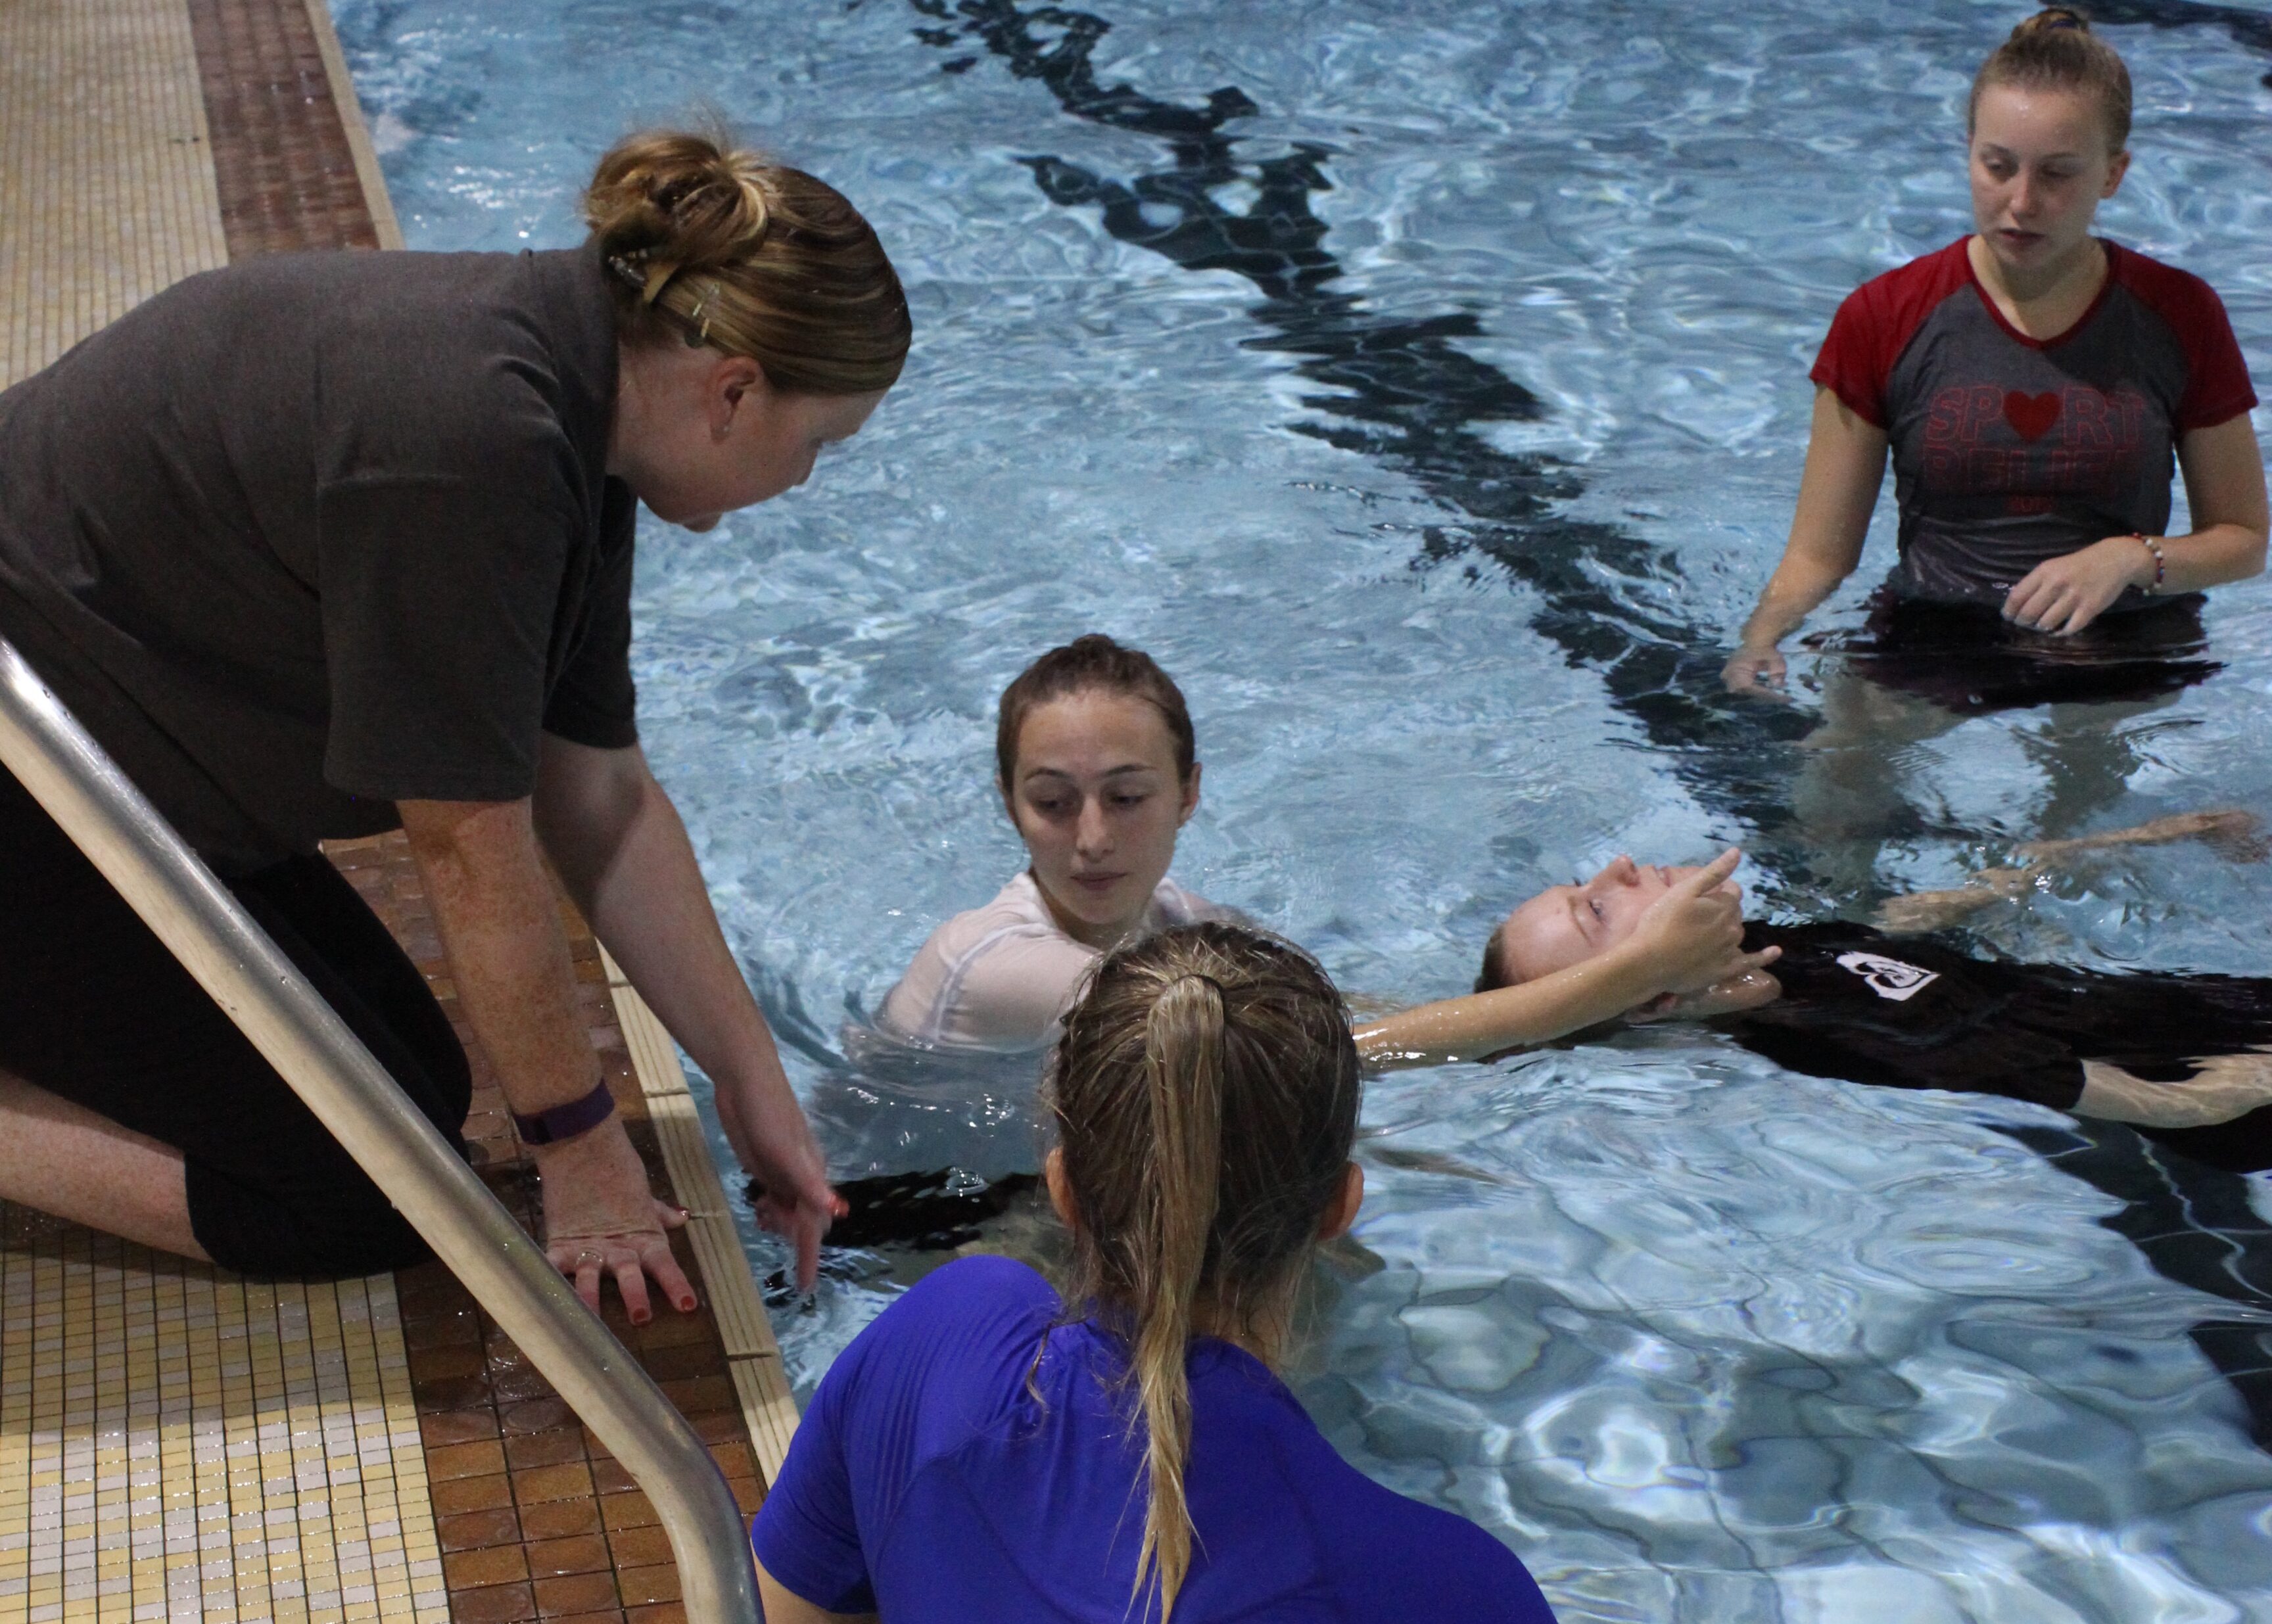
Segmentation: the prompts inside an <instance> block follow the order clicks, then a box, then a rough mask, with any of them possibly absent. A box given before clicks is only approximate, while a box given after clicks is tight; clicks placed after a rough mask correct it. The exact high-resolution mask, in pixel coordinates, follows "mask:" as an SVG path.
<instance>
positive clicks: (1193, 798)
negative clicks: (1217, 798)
mask: <svg viewBox="0 0 2272 1624" xmlns="http://www.w3.org/2000/svg"><path fill="white" fill-rule="evenodd" d="M1199 809H1200V764H1199V763H1197V762H1193V763H1192V776H1191V777H1190V778H1185V780H1184V809H1183V811H1182V812H1181V813H1180V814H1178V815H1177V818H1176V827H1177V828H1178V829H1181V828H1182V827H1183V826H1184V825H1185V824H1186V823H1190V822H1191V821H1192V813H1194V812H1196V811H1198V810H1199Z"/></svg>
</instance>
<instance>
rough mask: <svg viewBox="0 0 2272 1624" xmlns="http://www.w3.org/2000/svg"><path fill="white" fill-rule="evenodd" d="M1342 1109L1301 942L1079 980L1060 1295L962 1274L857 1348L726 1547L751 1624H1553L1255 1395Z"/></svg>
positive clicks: (1346, 1073)
mask: <svg viewBox="0 0 2272 1624" xmlns="http://www.w3.org/2000/svg"><path fill="white" fill-rule="evenodd" d="M1357 1091H1358V1081H1357V1056H1356V1045H1355V1043H1354V1042H1353V1041H1352V1040H1351V1039H1350V1036H1349V1016H1348V1011H1347V1010H1346V1009H1345V1008H1344V1007H1343V1005H1342V1000H1341V996H1340V995H1339V994H1338V993H1336V992H1335V991H1334V987H1333V985H1332V983H1331V982H1329V981H1327V979H1326V977H1325V974H1324V972H1322V971H1320V970H1319V968H1318V967H1317V966H1316V965H1314V964H1312V962H1311V961H1310V960H1309V959H1308V958H1307V957H1304V955H1303V954H1302V953H1301V952H1300V951H1298V950H1296V949H1294V948H1292V947H1290V946H1288V945H1287V944H1285V943H1283V942H1277V941H1275V940H1273V939H1271V938H1268V937H1265V936H1261V935H1257V934H1255V933H1253V932H1252V931H1247V930H1244V929H1241V928H1239V927H1236V926H1231V925H1226V924H1221V923H1202V924H1195V925H1188V926H1183V927H1177V928H1175V929H1171V930H1168V931H1164V932H1162V933H1160V934H1159V935H1154V936H1151V937H1149V938H1147V939H1146V940H1144V941H1142V942H1138V943H1137V944H1135V945H1134V946H1132V947H1125V948H1122V949H1120V950H1117V951H1116V952H1114V953H1112V954H1111V955H1110V956H1109V957H1107V958H1105V959H1104V961H1103V962H1102V965H1100V966H1099V967H1098V969H1097V972H1096V974H1095V980H1093V981H1092V982H1091V984H1090V985H1089V987H1088V989H1087V992H1086V993H1085V995H1083V996H1082V998H1081V1000H1080V1002H1079V1003H1078V1004H1076V1005H1075V1006H1074V1007H1073V1009H1072V1011H1071V1012H1070V1013H1069V1014H1068V1015H1067V1016H1066V1017H1065V1032H1064V1036H1063V1037H1062V1038H1061V1039H1060V1040H1059V1042H1058V1048H1057V1052H1056V1057H1055V1063H1054V1066H1053V1068H1052V1080H1051V1082H1050V1087H1049V1096H1048V1101H1049V1104H1050V1108H1051V1111H1052V1113H1053V1114H1054V1116H1055V1118H1056V1122H1057V1129H1058V1148H1057V1149H1055V1150H1053V1151H1050V1155H1049V1158H1048V1162H1047V1166H1046V1175H1047V1178H1048V1182H1049V1188H1050V1199H1051V1200H1052V1202H1053V1203H1055V1204H1056V1206H1057V1209H1058V1213H1059V1214H1060V1215H1061V1216H1062V1217H1063V1218H1064V1219H1065V1223H1066V1225H1067V1226H1068V1228H1069V1229H1070V1230H1071V1231H1072V1235H1073V1238H1074V1245H1075V1248H1076V1255H1077V1264H1076V1271H1077V1272H1076V1279H1075V1282H1074V1289H1073V1291H1072V1295H1071V1297H1070V1299H1069V1300H1060V1299H1059V1298H1058V1294H1057V1293H1056V1292H1054V1291H1052V1290H1051V1289H1050V1286H1049V1285H1047V1284H1046V1283H1045V1282H1044V1281H1043V1279H1042V1278H1041V1277H1040V1276H1038V1275H1036V1274H1035V1273H1034V1272H1033V1271H1032V1270H1029V1269H1028V1268H1026V1267H1025V1266H1024V1265H1022V1264H1020V1263H1014V1262H1012V1261H1010V1260H1008V1259H1005V1258H995V1257H974V1258H968V1259H965V1260H963V1261H961V1262H960V1263H952V1264H949V1265H948V1266H947V1267H946V1268H945V1269H942V1270H938V1272H937V1273H935V1274H932V1275H930V1277H928V1278H925V1279H924V1280H923V1282H922V1283H921V1284H920V1285H916V1287H915V1288H914V1289H912V1290H911V1291H909V1292H908V1293H907V1295H906V1296H904V1297H902V1298H901V1299H900V1300H899V1301H897V1302H895V1303H893V1305H892V1307H889V1308H888V1309H886V1311H885V1312H884V1313H883V1314H882V1315H879V1316H878V1318H877V1320H876V1321H875V1322H874V1323H873V1324H871V1325H870V1326H869V1327H868V1329H867V1330H865V1331H863V1332H862V1333H861V1335H860V1337H858V1338H857V1339H856V1341H855V1342H854V1343H853V1344H852V1345H851V1346H850V1347H849V1348H848V1349H847V1350H846V1351H845V1352H844V1354H843V1355H842V1356H841V1358H840V1359H838V1360H837V1361H836V1363H835V1365H834V1366H833V1367H831V1369H830V1370H829V1372H828V1374H827V1375H826V1378H824V1379H823V1381H822V1382H821V1384H820V1389H819V1391H818V1393H817V1394H816V1395H815V1396H814V1398H813V1402H812V1406H811V1410H810V1411H809V1412H807V1414H806V1416H805V1419H804V1421H803V1425H802V1426H801V1427H799V1429H798V1431H797V1434H796V1441H795V1443H794V1444H793V1445H792V1446H791V1447H790V1449H789V1454H788V1461H787V1463H786V1464H784V1465H783V1467H782V1469H781V1477H780V1479H779V1480H778V1481H777V1482H776V1483H774V1486H773V1489H772V1492H771V1493H770V1494H768V1495H767V1497H766V1503H765V1506H764V1508H763V1509H761V1510H760V1511H759V1513H758V1516H757V1520H756V1523H755V1524H754V1525H753V1528H752V1531H751V1532H752V1538H753V1540H754V1543H755V1546H756V1552H757V1558H758V1576H759V1586H760V1589H761V1590H762V1592H763V1595H764V1598H765V1605H766V1616H767V1618H768V1619H770V1620H773V1621H774V1624H799V1621H809V1620H827V1619H833V1618H841V1617H844V1616H847V1615H851V1616H863V1615H873V1614H877V1613H880V1614H882V1615H883V1616H885V1617H887V1618H889V1619H890V1620H893V1624H922V1621H924V1620H938V1621H940V1624H945V1621H946V1620H954V1621H955V1624H961V1621H962V1620H970V1619H976V1618H984V1619H988V1620H997V1621H998V1624H1043V1620H1050V1621H1055V1620H1069V1619H1070V1620H1097V1621H1098V1624H1123V1621H1124V1620H1148V1621H1151V1624H1162V1621H1164V1620H1169V1619H1170V1618H1172V1619H1173V1620H1175V1621H1176V1624H1208V1621H1214V1620H1249V1619H1252V1620H1260V1619H1265V1618H1267V1619H1268V1620H1273V1624H1297V1621H1309V1620H1315V1621H1317V1624H1325V1621H1327V1620H1351V1621H1354V1620H1379V1619H1388V1618H1394V1619H1400V1620H1435V1619H1442V1620H1453V1619H1457V1620H1462V1621H1463V1624H1467V1621H1473V1624H1493V1621H1504V1624H1551V1620H1552V1614H1551V1613H1550V1612H1549V1610H1548V1608H1547V1605H1546V1603H1545V1600H1544V1598H1543V1597H1542V1596H1541V1595H1540V1594H1539V1592H1538V1587H1537V1586H1536V1584H1535V1583H1532V1582H1531V1579H1530V1576H1529V1575H1528V1573H1526V1572H1525V1571H1524V1570H1523V1568H1522V1565H1521V1562H1519V1561H1516V1560H1515V1558H1514V1556H1513V1553H1510V1552H1509V1551H1508V1550H1507V1549H1506V1547H1505V1546H1502V1545H1500V1544H1499V1543H1498V1541H1497V1540H1496V1539H1493V1538H1491V1536H1489V1535H1488V1534H1486V1533H1484V1531H1482V1530H1480V1529H1478V1528H1476V1526H1474V1525H1473V1524H1472V1523H1467V1522H1465V1521H1463V1520H1461V1518H1459V1517H1456V1516H1452V1515H1450V1514H1449V1513H1447V1512H1444V1511H1440V1510H1437V1509H1432V1508H1430V1507H1426V1506H1423V1505H1421V1504H1419V1503H1418V1502H1416V1501H1409V1500H1406V1499H1404V1498H1403V1497H1401V1495H1397V1494H1392V1493H1390V1492H1389V1491H1388V1490H1386V1489H1385V1488H1382V1487H1381V1486H1379V1485H1377V1484H1375V1483H1372V1482H1371V1481H1370V1480H1368V1479H1365V1478H1364V1476H1362V1475H1361V1474H1360V1473H1358V1472H1357V1471H1355V1470H1354V1469H1353V1468H1352V1467H1350V1466H1349V1464H1348V1463H1346V1462H1345V1461H1343V1460H1342V1458H1341V1457H1340V1456H1338V1455H1336V1454H1335V1453H1334V1449H1333V1447H1332V1446H1331V1445H1330V1444H1328V1443H1327V1441H1325V1439H1324V1438H1323V1437H1322V1436H1320V1435H1319V1432H1318V1430H1317V1428H1316V1427H1315V1426H1313V1425H1312V1422H1311V1421H1310V1419H1309V1418H1308V1417H1307V1416H1306V1415H1305V1414H1304V1412H1303V1411H1302V1409H1301V1407H1300V1405H1298V1404H1297V1403H1296V1402H1295V1400H1294V1397H1293V1396H1292V1395H1291V1394H1290V1393H1289V1392H1288V1391H1287V1390H1286V1389H1285V1387H1284V1386H1283V1385H1282V1383H1281V1382H1279V1381H1278V1380H1277V1378H1276V1377H1275V1376H1274V1375H1273V1374H1271V1373H1270V1368H1269V1361H1270V1360H1272V1359H1273V1358H1274V1356H1275V1355H1276V1354H1277V1353H1278V1352H1280V1351H1281V1350H1282V1348H1283V1347H1284V1345H1285V1343H1286V1340H1287V1337H1288V1320H1289V1315H1290V1312H1291V1305H1292V1301H1293V1296H1294V1290H1295V1286H1296V1285H1297V1282H1298V1281H1299V1279H1300V1278H1301V1277H1302V1275H1303V1272H1304V1269H1305V1267H1306V1265H1307V1263H1308V1260H1309V1256H1310V1253H1311V1251H1312V1248H1314V1247H1315V1246H1316V1245H1317V1244H1318V1243H1319V1241H1321V1240H1329V1239H1331V1238H1333V1237H1334V1236H1337V1235H1339V1234H1341V1233H1342V1232H1343V1231H1345V1230H1346V1229H1348V1227H1349V1225H1350V1223H1351V1222H1352V1221H1353V1220H1354V1219H1355V1218H1356V1211H1357V1204H1358V1203H1359V1201H1360V1200H1361V1199H1362V1198H1363V1196H1364V1177H1363V1175H1362V1174H1361V1173H1359V1171H1358V1170H1357V1168H1356V1166H1355V1164H1353V1163H1352V1162H1351V1161H1350V1160H1349V1150H1350V1146H1351V1144H1352V1143H1353V1142H1354V1140H1355V1137H1356V1114H1357ZM1139 1508H1141V1516H1140V1517H1139V1516H1137V1515H1135V1513H1136V1512H1137V1510H1138V1509H1139Z"/></svg>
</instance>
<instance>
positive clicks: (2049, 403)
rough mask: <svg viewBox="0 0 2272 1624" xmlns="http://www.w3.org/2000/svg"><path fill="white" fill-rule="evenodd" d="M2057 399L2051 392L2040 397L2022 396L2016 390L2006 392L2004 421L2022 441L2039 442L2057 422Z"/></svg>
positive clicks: (2047, 391) (2048, 391) (2054, 393)
mask: <svg viewBox="0 0 2272 1624" xmlns="http://www.w3.org/2000/svg"><path fill="white" fill-rule="evenodd" d="M2004 421H2006V422H2007V423H2009V424H2011V425H2012V428H2013V431H2014V433H2016V434H2017V435H2018V436H2020V438H2022V440H2040V439H2042V438H2043V437H2044V436H2045V435H2047V434H2049V433H2050V432H2051V428H2052V424H2053V423H2056V422H2057V421H2059V395H2058V394H2057V393H2056V392H2055V391H2051V390H2045V391H2044V392H2043V393H2042V394H2040V395H2023V394H2022V393H2021V392H2020V391H2018V390H2016V389H2014V390H2007V391H2005V394H2004Z"/></svg>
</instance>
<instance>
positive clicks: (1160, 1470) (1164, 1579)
mask: <svg viewBox="0 0 2272 1624" xmlns="http://www.w3.org/2000/svg"><path fill="white" fill-rule="evenodd" d="M1144 1072H1145V1080H1146V1082H1147V1084H1148V1085H1149V1086H1148V1087H1147V1090H1146V1092H1147V1094H1148V1095H1149V1096H1150V1099H1151V1106H1152V1160H1153V1166H1152V1178H1151V1180H1150V1181H1149V1182H1150V1185H1151V1200H1150V1201H1149V1202H1147V1203H1146V1206H1147V1211H1146V1212H1145V1214H1144V1217H1145V1220H1146V1221H1145V1224H1144V1229H1145V1231H1146V1232H1147V1233H1145V1236H1144V1244H1143V1247H1142V1254H1143V1256H1142V1260H1141V1261H1142V1262H1143V1263H1145V1264H1146V1265H1148V1267H1147V1270H1146V1272H1147V1273H1148V1274H1149V1275H1150V1277H1151V1278H1150V1280H1149V1282H1148V1284H1149V1285H1150V1290H1149V1291H1148V1292H1144V1294H1143V1295H1142V1296H1141V1297H1140V1298H1139V1299H1138V1300H1137V1303H1136V1305H1135V1307H1136V1337H1135V1345H1134V1347H1133V1349H1132V1357H1131V1360H1130V1364H1131V1367H1132V1372H1133V1374H1134V1376H1135V1380H1136V1391H1137V1394H1138V1396H1139V1397H1140V1399H1141V1401H1142V1404H1143V1406H1144V1426H1145V1434H1146V1444H1145V1452H1144V1458H1145V1465H1146V1468H1147V1477H1148V1478H1149V1479H1150V1484H1149V1486H1150V1489H1151V1505H1150V1508H1149V1509H1147V1511H1146V1512H1145V1514H1144V1544H1143V1547H1142V1548H1141V1549H1140V1551H1139V1552H1138V1553H1137V1556H1136V1590H1137V1593H1138V1594H1139V1595H1141V1594H1142V1593H1143V1591H1144V1590H1145V1588H1146V1585H1147V1582H1148V1581H1149V1579H1150V1578H1151V1577H1152V1576H1153V1574H1154V1572H1155V1570H1156V1572H1157V1575H1158V1579H1159V1585H1160V1617H1161V1619H1162V1620H1163V1621H1164V1620H1166V1618H1167V1616H1168V1614H1169V1613H1170V1610H1171V1609H1173V1607H1174V1606H1175V1605H1176V1592H1177V1590H1181V1589H1182V1588H1183V1583H1184V1576H1185V1573H1187V1572H1188V1571H1190V1568H1191V1565H1192V1518H1191V1512H1190V1509H1189V1508H1188V1507H1186V1506H1185V1501H1184V1462H1185V1459H1186V1458H1187V1457H1188V1456H1190V1453H1191V1447H1192V1394H1191V1386H1190V1383H1189V1382H1188V1381H1187V1379H1186V1378H1185V1373H1184V1353H1185V1347H1186V1346H1187V1345H1188V1344H1189V1343H1190V1341H1191V1336H1192V1300H1193V1298H1195V1297H1196V1296H1197V1295H1198V1293H1199V1288H1200V1277H1201V1274H1202V1271H1203V1270H1205V1268H1206V1265H1207V1234H1208V1232H1209V1231H1211V1230H1212V1229H1213V1228H1214V1211H1215V1199H1216V1194H1217V1184H1218V1181H1219V1179H1220V1176H1221V1174H1220V1166H1219V1164H1220V1162H1221V1158H1222V988H1221V987H1217V986H1216V985H1215V984H1214V982H1213V981H1211V980H1207V978H1206V977H1205V976H1200V975H1185V976H1179V977H1177V979H1176V980H1173V981H1171V982H1170V983H1169V984H1168V986H1167V987H1165V988H1164V989H1162V992H1161V994H1160V995H1159V997H1158V998H1157V999H1156V1000H1155V1001H1154V1002H1153V1004H1152V1012H1151V1017H1150V1018H1149V1019H1148V1020H1147V1022H1146V1023H1145V1033H1144Z"/></svg>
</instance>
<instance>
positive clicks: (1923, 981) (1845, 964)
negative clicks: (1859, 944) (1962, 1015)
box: [1838, 953, 1940, 1003]
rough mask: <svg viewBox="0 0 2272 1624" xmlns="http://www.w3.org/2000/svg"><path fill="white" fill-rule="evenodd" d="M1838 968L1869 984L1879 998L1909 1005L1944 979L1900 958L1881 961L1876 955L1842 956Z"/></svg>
mask: <svg viewBox="0 0 2272 1624" xmlns="http://www.w3.org/2000/svg"><path fill="white" fill-rule="evenodd" d="M1838 965H1839V968H1840V969H1842V970H1850V971H1852V972H1854V973H1855V974H1856V975H1857V976H1860V977H1861V978H1862V979H1863V980H1865V981H1867V982H1868V983H1869V984H1870V990H1871V991H1872V992H1874V993H1876V994H1877V995H1878V996H1879V997H1880V998H1890V999H1892V1000H1893V1001H1894V1002H1895V1003H1906V1002H1909V1000H1910V999H1912V998H1914V997H1916V996H1917V995H1918V994H1919V993H1921V992H1923V991H1924V989H1925V988H1926V987H1930V986H1932V984H1933V983H1934V982H1935V981H1938V980H1940V972H1939V971H1937V970H1921V969H1919V968H1918V967H1917V965H1905V964H1903V963H1902V961H1901V960H1900V959H1898V958H1880V957H1878V956H1877V955H1876V954H1875V953H1841V954H1840V955H1839V956H1838Z"/></svg>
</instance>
